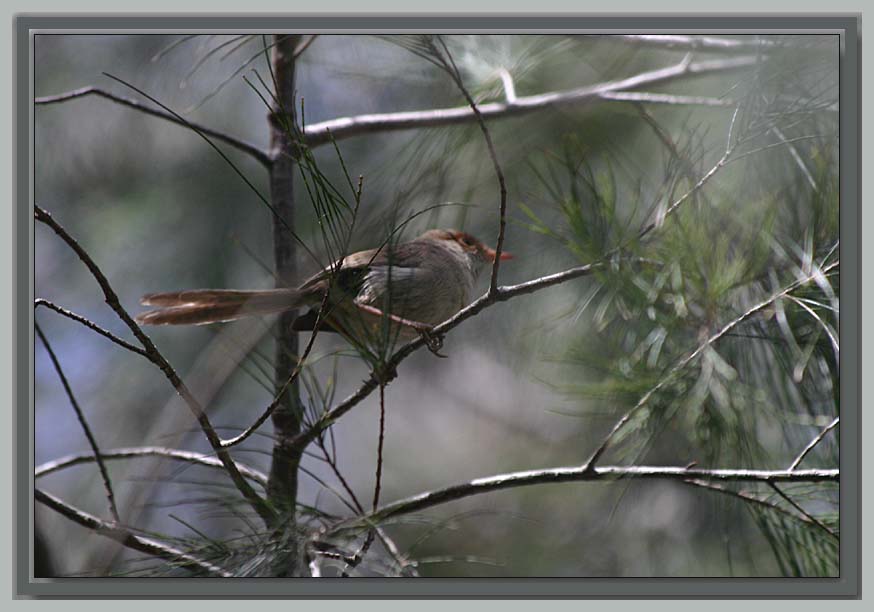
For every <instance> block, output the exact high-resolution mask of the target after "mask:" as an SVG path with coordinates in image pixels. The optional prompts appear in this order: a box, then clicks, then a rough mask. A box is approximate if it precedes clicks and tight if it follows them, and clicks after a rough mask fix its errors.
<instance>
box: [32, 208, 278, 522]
mask: <svg viewBox="0 0 874 612" xmlns="http://www.w3.org/2000/svg"><path fill="white" fill-rule="evenodd" d="M34 217H35V218H36V220H37V221H40V222H41V223H43V224H45V225H47V226H48V227H50V228H51V229H52V230H53V231H54V232H55V233H56V234H57V235H58V236H59V237H60V238H61V239H62V240H63V241H64V242H66V243H67V245H68V246H69V247H70V248H71V249H72V250H73V252H74V253H76V255H77V257H78V258H79V259H80V260H81V261H82V263H84V264H85V266H86V267H87V268H88V270H89V271H90V272H91V275H92V276H93V277H94V279H95V280H96V281H97V284H98V285H100V289H101V290H102V291H103V296H104V300H105V301H106V303H107V305H109V307H110V308H111V309H112V310H113V311H114V312H115V314H116V315H118V317H119V318H120V319H121V320H122V322H124V324H125V325H127V327H128V329H130V330H131V332H133V334H134V336H135V337H136V339H137V340H138V341H139V342H140V344H141V345H142V347H143V348H144V349H145V352H146V358H147V359H148V360H149V361H151V362H152V363H153V364H155V365H156V366H157V367H158V368H159V369H160V370H161V372H163V374H164V376H165V377H166V378H167V380H168V381H169V382H170V384H171V385H173V388H174V389H175V390H176V392H177V393H178V394H179V396H180V397H181V398H182V399H183V400H184V401H185V403H186V405H187V406H188V408H189V410H191V413H192V414H193V415H194V417H195V418H196V419H197V422H198V423H199V424H200V428H201V430H202V431H203V433H204V434H205V435H206V438H207V440H208V441H209V444H210V446H211V447H212V449H213V450H214V451H215V453H216V455H217V456H218V458H219V459H220V460H221V462H222V465H223V466H224V467H225V471H226V472H227V473H228V476H229V477H230V478H231V481H232V482H233V483H234V485H235V486H236V487H237V490H239V491H240V493H241V494H242V495H243V497H244V498H245V499H246V500H247V501H248V502H249V504H251V506H252V508H253V509H254V510H255V511H256V512H257V513H258V515H259V516H261V518H262V520H264V521H265V522H266V523H267V524H270V523H271V522H272V521H273V519H274V515H275V513H274V511H273V509H272V508H271V507H270V506H269V505H268V504H267V503H266V502H265V501H264V500H263V499H262V498H261V496H259V495H258V494H257V493H256V492H255V490H254V489H252V487H251V486H250V485H249V483H248V482H246V480H245V479H244V478H243V476H242V475H241V474H240V471H239V470H238V469H237V465H236V463H235V462H234V460H233V458H232V457H231V455H230V453H228V451H227V450H226V449H224V448H222V445H221V442H222V440H221V438H220V437H219V435H218V434H217V433H216V431H215V429H214V428H213V426H212V423H210V421H209V417H207V415H206V412H205V411H204V410H203V407H202V406H201V405H200V403H199V402H198V401H197V399H196V398H195V397H194V395H193V394H192V393H191V391H190V390H189V389H188V387H187V386H186V385H185V383H184V382H183V381H182V379H181V378H180V377H179V375H178V374H177V373H176V371H175V370H174V369H173V366H171V365H170V362H168V361H167V360H166V359H165V358H164V356H163V355H162V354H161V352H160V351H159V350H158V348H157V347H156V346H155V344H154V343H153V342H152V340H151V338H149V337H148V336H147V335H146V334H145V332H143V330H142V329H140V327H139V325H137V324H136V322H134V320H133V318H132V317H131V316H130V314H129V313H128V312H127V311H126V310H125V309H124V307H122V305H121V302H120V301H119V299H118V295H116V293H115V291H114V290H113V289H112V286H111V285H110V284H109V281H108V280H107V278H106V276H105V275H104V274H103V272H102V271H101V270H100V268H99V267H98V266H97V264H96V263H94V260H93V259H92V258H91V256H90V255H89V254H88V253H87V252H86V251H85V249H83V248H82V246H81V245H80V244H79V243H78V242H77V241H76V240H75V239H74V238H73V237H72V236H71V235H70V234H69V233H68V232H67V231H66V230H65V229H64V228H63V227H62V226H61V225H60V224H59V223H58V222H57V221H55V220H54V219H53V218H52V216H51V215H50V214H49V213H48V212H46V211H45V210H43V209H42V208H40V207H39V206H37V205H34Z"/></svg>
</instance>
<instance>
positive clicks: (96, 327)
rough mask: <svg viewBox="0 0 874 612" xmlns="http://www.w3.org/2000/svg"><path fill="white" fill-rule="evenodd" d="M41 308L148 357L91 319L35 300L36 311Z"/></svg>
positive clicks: (41, 299) (44, 301) (48, 302)
mask: <svg viewBox="0 0 874 612" xmlns="http://www.w3.org/2000/svg"><path fill="white" fill-rule="evenodd" d="M40 306H45V307H46V308H48V309H50V310H54V311H55V312H57V313H58V314H60V315H63V316H65V317H67V318H68V319H72V320H73V321H76V322H78V323H81V324H82V325H84V326H85V327H87V328H88V329H91V330H93V331H95V332H97V333H98V334H100V335H101V336H103V337H104V338H106V339H108V340H110V341H112V342H115V343H116V344H117V345H119V346H120V347H122V348H124V349H127V350H129V351H131V352H132V353H136V354H138V355H142V356H143V357H148V355H147V354H146V351H144V350H143V349H142V348H140V347H138V346H135V345H133V344H131V343H130V342H127V341H126V340H122V339H121V338H119V337H118V336H116V335H114V334H113V333H111V332H109V331H107V330H105V329H103V328H102V327H100V326H99V325H97V324H96V323H95V322H94V321H92V320H91V319H87V318H85V317H83V316H82V315H78V314H76V313H75V312H72V311H70V310H67V309H66V308H62V307H61V306H58V305H57V304H55V303H53V302H50V301H49V300H45V299H43V298H37V299H35V300H34V301H33V308H34V310H36V309H37V308H38V307H40Z"/></svg>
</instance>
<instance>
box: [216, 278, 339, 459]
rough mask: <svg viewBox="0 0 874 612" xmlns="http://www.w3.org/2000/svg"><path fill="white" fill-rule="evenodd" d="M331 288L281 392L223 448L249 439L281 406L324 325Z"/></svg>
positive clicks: (225, 443)
mask: <svg viewBox="0 0 874 612" xmlns="http://www.w3.org/2000/svg"><path fill="white" fill-rule="evenodd" d="M330 293H331V292H330V288H329V289H328V291H326V292H325V295H324V297H323V298H322V304H321V306H320V307H319V310H318V313H317V314H316V322H315V323H314V324H313V333H312V334H311V335H310V339H309V342H307V345H306V348H305V349H304V351H303V354H301V356H300V357H299V358H298V360H297V365H296V366H295V367H294V370H293V371H292V372H291V374H289V376H288V378H287V379H286V380H285V384H283V385H282V387H280V389H279V392H278V393H277V394H276V396H275V397H274V398H273V401H272V402H270V405H269V406H267V408H266V409H265V410H264V412H263V413H261V416H259V417H258V418H257V419H255V421H254V422H253V423H252V424H251V425H250V426H249V427H247V428H246V429H245V430H243V431H242V432H241V433H240V434H239V435H237V436H234V437H233V438H230V439H227V440H222V442H221V445H222V447H223V448H231V447H232V446H236V445H237V444H240V443H241V442H243V441H244V440H246V439H248V438H249V436H251V435H252V434H253V433H255V431H257V430H258V428H259V427H261V425H263V424H264V423H265V422H266V421H267V419H269V418H270V417H271V416H272V415H273V413H274V411H275V410H276V409H277V408H278V407H279V405H280V404H281V403H282V401H283V398H284V397H285V394H286V393H287V392H288V390H289V389H291V388H292V385H294V381H295V380H297V377H298V376H300V373H301V371H302V370H303V365H304V363H305V362H306V359H307V357H309V354H310V352H311V351H312V349H313V344H315V341H316V337H317V336H318V335H319V329H320V328H321V326H322V321H323V320H324V316H325V309H326V308H327V306H328V296H329V295H330Z"/></svg>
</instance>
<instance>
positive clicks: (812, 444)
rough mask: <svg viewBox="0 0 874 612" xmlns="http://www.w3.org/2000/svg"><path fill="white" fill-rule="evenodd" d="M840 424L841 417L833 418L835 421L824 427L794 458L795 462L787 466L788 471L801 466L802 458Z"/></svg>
mask: <svg viewBox="0 0 874 612" xmlns="http://www.w3.org/2000/svg"><path fill="white" fill-rule="evenodd" d="M840 422H841V417H835V419H834V420H833V421H832V422H831V423H829V424H828V425H826V426H825V427H824V428H823V430H822V431H821V432H819V435H817V436H816V437H815V438H814V439H813V440H811V441H810V443H809V444H808V445H807V446H805V447H804V450H803V451H801V452H800V453H799V454H798V456H797V457H796V458H795V461H793V462H792V464H791V465H790V466H789V470H794V469H795V468H797V467H798V466H799V465H801V462H802V461H804V458H805V457H807V455H808V454H809V453H810V451H812V450H813V449H814V448H816V445H817V444H819V443H820V442H822V440H823V438H825V437H826V435H827V434H828V432H830V431H831V430H832V429H834V428H835V427H837V426H838V423H840Z"/></svg>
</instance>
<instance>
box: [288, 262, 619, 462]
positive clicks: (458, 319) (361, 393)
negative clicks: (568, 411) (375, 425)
mask: <svg viewBox="0 0 874 612" xmlns="http://www.w3.org/2000/svg"><path fill="white" fill-rule="evenodd" d="M603 265H604V264H602V263H600V262H598V263H594V264H586V265H584V266H577V267H574V268H570V269H568V270H564V271H563V272H556V273H555V274H548V275H546V276H541V277H540V278H535V279H533V280H530V281H527V282H524V283H519V284H518V285H506V286H502V287H498V289H497V291H495V292H494V293H486V294H485V295H482V296H480V297H479V298H478V299H476V300H474V301H473V302H472V303H471V304H469V305H468V306H467V307H465V308H462V309H461V310H459V311H458V312H457V313H456V314H455V315H454V316H453V317H452V318H451V319H448V320H446V321H444V322H443V323H441V324H440V325H437V326H436V327H434V329H433V330H432V331H431V336H432V337H434V336H441V335H443V334H445V333H446V332H448V331H450V330H451V329H453V328H454V327H456V326H458V325H459V324H460V323H462V322H463V321H466V320H467V319H469V318H471V317H473V316H474V315H476V314H478V313H479V312H481V311H482V310H484V309H485V308H486V307H488V306H491V305H492V304H495V303H497V302H505V301H507V300H509V299H511V298H514V297H516V296H519V295H525V294H528V293H534V292H535V291H539V290H540V289H545V288H546V287H552V286H554V285H558V284H561V283H563V282H566V281H569V280H571V279H574V278H580V277H581V276H587V275H589V274H591V273H592V272H593V271H594V270H595V269H597V268H599V267H602V266H603ZM425 344H427V341H426V340H425V338H424V337H419V338H416V339H415V340H411V341H410V342H408V343H407V344H405V345H403V346H402V347H401V348H399V349H398V350H397V351H396V352H395V353H394V354H393V355H392V356H391V358H390V359H388V361H387V362H386V364H385V368H384V370H385V371H387V372H392V371H394V370H395V369H396V368H397V366H398V365H400V363H401V362H402V361H403V360H404V359H406V358H407V357H409V356H410V355H411V354H412V353H414V352H415V351H417V350H418V349H420V348H421V347H422V346H424V345H425ZM383 375H384V373H383V372H379V373H377V372H371V374H370V377H368V378H367V380H365V381H364V382H363V383H362V384H361V386H360V387H359V388H358V390H357V391H356V392H355V393H353V394H352V395H350V396H349V397H347V398H346V399H345V400H343V401H342V402H341V403H340V404H338V405H337V406H336V407H334V408H333V409H331V410H329V411H328V412H326V413H325V414H324V415H323V416H322V418H320V419H319V420H318V421H317V422H315V423H313V425H312V427H310V428H309V429H307V430H306V431H304V432H301V433H300V434H299V435H298V436H297V437H296V438H295V439H294V440H293V441H292V444H294V445H295V446H296V447H297V448H298V449H303V448H304V447H305V446H307V445H308V444H309V443H310V442H312V441H313V440H314V439H315V438H316V436H318V435H319V433H320V432H322V431H324V430H325V429H326V428H328V427H329V426H330V425H331V424H333V423H334V422H336V421H337V419H339V418H340V417H342V416H343V415H344V414H346V413H347V412H349V411H350V410H351V409H352V408H354V407H355V406H357V405H358V404H359V403H361V401H363V400H364V399H365V398H367V396H369V395H370V394H371V393H372V392H373V391H374V390H376V389H377V387H379V384H380V381H381V380H382V378H383Z"/></svg>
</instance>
